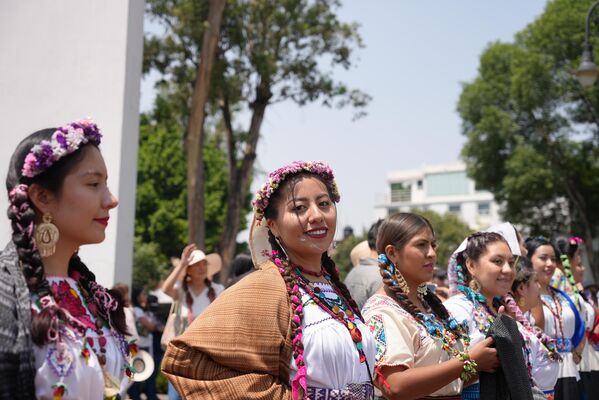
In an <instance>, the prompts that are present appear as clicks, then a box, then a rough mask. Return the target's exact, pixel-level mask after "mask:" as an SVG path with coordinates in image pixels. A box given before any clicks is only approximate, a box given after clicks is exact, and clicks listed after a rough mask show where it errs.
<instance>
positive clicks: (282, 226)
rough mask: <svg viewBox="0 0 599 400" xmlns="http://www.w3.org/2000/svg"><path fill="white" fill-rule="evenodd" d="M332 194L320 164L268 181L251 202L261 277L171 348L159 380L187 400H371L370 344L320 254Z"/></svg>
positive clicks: (217, 304)
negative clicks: (166, 381)
mask: <svg viewBox="0 0 599 400" xmlns="http://www.w3.org/2000/svg"><path fill="white" fill-rule="evenodd" d="M338 201H339V192H338V191H337V186H336V184H335V180H334V177H333V172H332V170H331V169H330V168H329V166H327V165H326V164H323V163H320V162H306V161H296V162H293V163H291V164H290V165H287V166H284V167H282V168H280V169H278V170H276V171H274V172H273V173H271V174H270V175H269V179H268V182H267V183H266V184H265V185H264V186H262V188H261V189H260V191H259V192H258V195H257V197H256V200H255V201H254V203H253V205H254V220H253V222H252V226H251V230H250V249H251V251H252V258H253V261H254V265H255V266H256V267H257V268H258V270H257V271H256V272H254V273H252V274H250V275H249V276H247V277H246V278H244V279H242V280H241V281H240V282H238V283H237V284H235V285H234V286H232V287H231V288H229V289H227V290H226V291H224V292H223V293H222V294H221V295H220V296H219V297H218V298H217V299H216V300H215V301H214V302H213V303H212V304H211V305H210V306H209V307H208V308H207V309H206V310H205V311H204V312H203V313H202V314H201V315H200V316H199V317H198V318H197V319H195V320H194V322H193V323H192V324H191V325H190V326H189V328H188V329H187V330H186V331H185V333H184V334H183V335H181V336H180V337H178V338H175V339H174V340H173V341H171V342H170V344H169V346H168V349H167V351H166V354H165V357H164V361H163V364H162V368H163V371H164V372H165V374H166V375H167V377H168V378H169V380H170V381H171V382H172V383H173V385H174V386H175V387H176V388H177V390H178V392H179V393H180V394H181V395H182V396H183V397H184V398H185V397H192V396H194V397H197V398H201V397H202V396H209V397H210V398H211V399H215V400H220V399H223V400H224V399H227V400H234V399H248V398H251V399H293V400H296V399H312V400H316V399H319V400H320V399H348V400H352V399H354V400H362V399H363V400H366V399H372V398H373V397H374V388H373V385H372V373H373V368H374V361H375V358H374V356H375V344H374V340H373V338H372V336H371V334H370V332H369V330H368V328H367V327H366V326H365V325H364V323H363V320H362V317H361V315H360V311H359V310H358V308H357V306H356V304H355V302H354V301H353V300H352V298H351V296H350V294H349V291H348V290H347V288H346V287H345V285H344V284H343V283H342V282H341V281H340V280H339V275H338V273H337V269H336V267H335V264H334V263H333V261H332V260H331V258H330V257H329V255H328V253H327V251H328V249H329V246H330V245H331V243H332V241H333V237H334V234H335V229H336V225H337V209H336V206H335V203H336V202H338Z"/></svg>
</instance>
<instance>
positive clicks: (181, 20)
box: [144, 0, 370, 278]
mask: <svg viewBox="0 0 599 400" xmlns="http://www.w3.org/2000/svg"><path fill="white" fill-rule="evenodd" d="M146 4H147V13H148V14H149V15H150V16H151V18H152V19H153V21H154V22H156V23H157V24H158V25H159V26H160V27H161V29H163V30H164V34H162V33H161V34H160V35H156V34H149V35H148V36H147V37H146V41H145V53H144V71H145V72H148V71H151V70H153V71H156V72H158V74H159V75H160V76H161V79H160V80H159V82H158V87H159V88H160V90H162V91H163V92H164V93H168V94H169V99H171V101H172V102H173V103H172V105H171V107H172V109H173V110H176V111H177V112H178V115H177V120H178V122H179V123H180V124H181V125H183V126H185V125H186V124H187V123H188V118H189V115H188V111H187V110H189V99H190V98H191V91H192V88H193V84H194V82H195V79H196V76H195V74H196V71H197V67H198V57H199V55H200V53H201V46H202V38H203V35H204V33H205V29H206V25H205V24H204V21H206V18H207V15H208V2H206V1H204V0H149V1H148V2H147V3H146ZM339 7H340V1H339V0H320V1H310V0H255V1H244V0H230V1H228V2H227V4H226V7H225V12H224V16H223V21H222V24H221V32H220V39H219V45H218V50H217V55H216V59H215V64H214V69H213V71H212V80H211V82H210V85H211V87H210V98H209V104H208V105H209V110H208V114H209V116H210V117H211V118H209V121H211V123H212V124H213V125H220V126H222V127H223V129H224V143H223V145H224V149H225V150H226V161H227V167H228V183H229V186H228V188H227V193H228V197H227V200H228V202H227V203H226V211H227V214H226V216H225V223H224V226H225V229H224V230H223V234H222V236H221V240H220V242H219V249H220V251H221V254H222V255H223V260H224V264H225V267H224V269H223V273H224V275H225V278H226V275H227V268H228V261H230V260H231V259H232V257H233V255H234V251H235V248H236V244H235V238H236V236H237V233H238V231H239V230H240V227H241V225H240V220H241V219H243V218H244V217H245V212H244V209H243V202H244V200H245V198H246V194H247V193H248V191H249V185H250V180H251V176H252V171H253V164H254V161H255V158H256V147H257V143H258V139H259V136H260V129H261V126H262V121H263V120H264V115H265V111H266V109H267V107H268V106H269V105H271V104H273V103H276V102H282V101H293V102H295V103H296V104H298V105H300V106H301V105H305V104H307V103H311V102H320V103H321V104H323V105H325V106H337V107H345V106H352V107H354V109H355V110H356V114H355V115H356V117H359V116H361V115H363V109H364V107H365V106H366V105H367V103H368V101H369V99H370V97H369V96H368V95H366V94H365V93H363V92H361V91H360V90H356V89H351V88H349V87H348V86H347V85H345V84H344V83H342V82H339V81H337V80H335V79H334V77H333V74H334V71H335V69H336V68H338V67H341V68H345V69H347V68H349V67H350V66H351V65H352V54H353V50H354V48H357V47H360V46H361V45H362V42H361V38H360V36H359V35H358V31H357V25H356V24H351V23H344V22H341V21H340V20H339V19H338V17H337V15H336V12H337V10H338V9H339ZM248 114H249V115H250V118H249V121H248V122H245V123H243V122H242V118H243V117H244V116H247V115H248ZM206 220H208V218H206Z"/></svg>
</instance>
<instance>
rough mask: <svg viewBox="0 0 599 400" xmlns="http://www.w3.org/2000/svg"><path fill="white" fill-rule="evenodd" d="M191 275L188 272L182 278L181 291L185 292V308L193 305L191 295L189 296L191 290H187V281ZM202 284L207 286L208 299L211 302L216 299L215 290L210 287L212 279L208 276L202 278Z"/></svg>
mask: <svg viewBox="0 0 599 400" xmlns="http://www.w3.org/2000/svg"><path fill="white" fill-rule="evenodd" d="M190 280H191V277H190V276H189V274H185V278H184V279H183V291H184V292H185V303H187V308H188V309H189V310H191V308H192V306H193V297H192V296H191V292H190V291H189V281H190ZM204 285H206V287H207V288H208V300H210V303H212V302H213V301H214V300H215V299H216V291H215V290H214V287H212V281H211V280H210V278H208V277H206V278H204Z"/></svg>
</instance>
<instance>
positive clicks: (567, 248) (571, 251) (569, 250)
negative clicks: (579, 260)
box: [553, 236, 581, 294]
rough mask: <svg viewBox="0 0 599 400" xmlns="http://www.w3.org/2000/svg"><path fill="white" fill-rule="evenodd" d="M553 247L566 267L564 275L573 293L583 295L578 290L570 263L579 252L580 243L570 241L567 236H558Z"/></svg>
mask: <svg viewBox="0 0 599 400" xmlns="http://www.w3.org/2000/svg"><path fill="white" fill-rule="evenodd" d="M553 247H554V248H555V249H556V250H557V252H556V255H558V256H559V259H560V261H561V263H562V265H563V267H564V275H566V279H568V283H569V284H570V286H571V287H572V291H573V292H574V293H576V294H581V293H580V290H578V286H577V284H576V279H575V278H574V274H573V273H572V265H571V261H570V260H571V259H572V258H573V257H574V255H575V254H576V252H577V251H578V242H576V241H575V240H570V239H569V238H567V237H565V236H558V237H556V238H555V239H554V240H553Z"/></svg>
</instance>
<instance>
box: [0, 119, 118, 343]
mask: <svg viewBox="0 0 599 400" xmlns="http://www.w3.org/2000/svg"><path fill="white" fill-rule="evenodd" d="M55 131H56V129H54V128H51V129H43V130H40V131H37V132H34V133H33V134H31V135H29V136H28V137H26V138H25V139H24V140H23V141H21V143H19V145H18V146H17V148H16V150H15V151H14V153H13V155H12V157H11V160H10V165H9V170H8V174H7V177H6V189H7V191H8V193H9V200H10V205H9V207H8V212H7V214H8V218H9V219H10V221H11V227H12V242H13V243H14V245H15V248H16V252H17V256H18V259H19V263H20V265H21V269H22V271H23V275H24V277H25V280H26V282H27V287H28V288H29V291H30V293H31V294H34V295H36V296H37V298H39V300H40V305H41V310H40V312H39V313H37V314H35V315H33V317H32V326H31V335H32V340H33V342H34V343H36V344H37V345H43V344H45V343H47V342H49V341H53V340H55V339H56V338H57V336H56V335H57V334H58V333H57V329H58V328H57V327H58V326H59V325H60V323H59V321H62V322H64V323H67V324H69V325H70V326H71V327H73V328H74V329H76V330H77V331H79V332H81V333H84V332H85V329H86V328H85V326H84V325H82V324H81V323H79V321H78V320H76V319H75V318H74V317H72V316H71V315H70V313H68V312H67V311H65V310H64V309H62V308H61V307H59V306H58V305H57V304H56V302H55V301H54V298H53V294H52V291H51V290H50V285H49V283H48V280H47V279H46V275H45V272H44V265H43V262H42V257H41V255H40V253H39V251H38V250H37V248H36V246H35V242H34V238H33V232H34V225H35V220H36V215H37V214H36V210H35V208H34V205H33V203H32V202H31V199H30V198H29V195H28V188H29V187H30V186H31V185H32V184H37V185H39V186H41V187H43V188H45V189H47V190H48V191H50V192H52V193H60V191H61V190H62V185H63V183H64V179H65V177H66V176H67V175H68V174H69V173H70V172H71V171H72V170H73V169H74V168H75V167H76V166H77V164H78V163H79V162H81V161H82V160H83V159H84V158H85V156H86V154H87V151H88V150H87V149H89V148H90V146H94V147H95V146H96V145H95V144H94V143H92V142H88V143H86V144H83V145H81V146H80V147H79V149H77V150H76V151H74V152H72V153H71V154H68V155H65V156H63V157H61V158H60V159H59V160H58V161H56V162H54V163H53V164H52V165H51V166H50V167H48V168H46V169H45V170H43V171H42V172H41V173H39V174H38V175H36V176H34V177H28V176H24V175H23V172H22V168H23V165H24V162H25V157H26V156H27V155H28V154H29V152H30V151H31V149H32V148H33V146H35V145H37V144H39V143H40V142H42V141H43V140H47V141H49V140H50V139H51V137H52V134H53V133H54V132H55ZM68 273H69V276H71V277H73V278H75V279H76V280H77V281H78V282H79V284H80V285H81V288H82V289H83V291H84V292H86V293H87V294H89V296H90V299H91V300H92V301H93V305H92V308H94V309H96V310H97V312H98V314H99V316H100V317H102V318H103V319H104V320H106V321H107V322H108V323H109V324H110V325H111V326H112V327H113V328H115V329H116V330H117V331H118V332H120V333H122V334H125V333H127V330H126V323H125V314H124V312H123V307H122V304H119V303H118V302H116V301H115V300H114V298H113V297H112V295H111V294H110V291H106V289H104V288H103V287H101V286H100V285H98V284H97V283H96V281H95V280H96V279H95V276H94V274H93V273H92V272H91V271H90V270H89V269H88V268H87V266H85V264H84V263H83V262H82V261H81V260H80V259H79V257H78V256H77V255H76V254H75V255H73V257H72V258H71V260H70V262H69V266H68ZM84 294H85V293H84Z"/></svg>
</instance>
